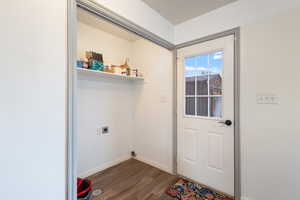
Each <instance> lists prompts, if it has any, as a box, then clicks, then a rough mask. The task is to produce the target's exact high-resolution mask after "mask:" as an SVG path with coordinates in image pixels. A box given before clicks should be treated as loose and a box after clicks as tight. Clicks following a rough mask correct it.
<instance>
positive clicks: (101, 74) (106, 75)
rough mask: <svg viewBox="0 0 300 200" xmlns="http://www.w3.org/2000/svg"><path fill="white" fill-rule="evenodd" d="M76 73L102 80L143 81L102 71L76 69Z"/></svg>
mask: <svg viewBox="0 0 300 200" xmlns="http://www.w3.org/2000/svg"><path fill="white" fill-rule="evenodd" d="M76 70H77V72H79V73H83V74H88V75H96V76H98V77H102V78H109V79H119V80H133V81H135V80H144V77H133V76H126V75H121V74H113V73H109V72H102V71H96V70H90V69H84V68H78V67H76Z"/></svg>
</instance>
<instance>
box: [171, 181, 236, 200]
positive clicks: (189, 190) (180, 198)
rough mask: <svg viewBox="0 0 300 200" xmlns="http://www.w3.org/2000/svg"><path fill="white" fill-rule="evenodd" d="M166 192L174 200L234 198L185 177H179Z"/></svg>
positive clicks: (226, 199) (225, 199) (220, 199)
mask: <svg viewBox="0 0 300 200" xmlns="http://www.w3.org/2000/svg"><path fill="white" fill-rule="evenodd" d="M166 193H167V194H168V195H169V196H171V197H172V198H173V199H174V200H175V199H176V200H233V199H232V198H229V197H227V196H225V195H222V194H219V193H217V192H215V191H213V190H211V189H208V188H205V187H202V186H201V185H198V184H195V183H192V182H190V181H187V180H184V179H179V180H178V181H177V182H176V183H175V184H174V185H172V186H171V187H170V188H169V189H168V190H167V191H166Z"/></svg>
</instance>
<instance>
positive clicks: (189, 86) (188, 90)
mask: <svg viewBox="0 0 300 200" xmlns="http://www.w3.org/2000/svg"><path fill="white" fill-rule="evenodd" d="M195 79H196V78H195V77H185V95H195V87H196V82H195Z"/></svg>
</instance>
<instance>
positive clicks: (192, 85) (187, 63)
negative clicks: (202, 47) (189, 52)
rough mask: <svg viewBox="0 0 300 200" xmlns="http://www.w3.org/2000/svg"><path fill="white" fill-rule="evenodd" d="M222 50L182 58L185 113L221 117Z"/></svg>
mask: <svg viewBox="0 0 300 200" xmlns="http://www.w3.org/2000/svg"><path fill="white" fill-rule="evenodd" d="M222 64H223V51H217V52H213V53H208V54H202V55H198V56H193V57H187V58H185V59H184V67H185V69H184V71H185V73H184V76H185V115H188V116H201V117H212V118H221V117H222V100H223V99H222V80H223V79H222V74H223V69H222Z"/></svg>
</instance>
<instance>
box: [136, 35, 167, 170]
mask: <svg viewBox="0 0 300 200" xmlns="http://www.w3.org/2000/svg"><path fill="white" fill-rule="evenodd" d="M133 58H134V59H133V64H134V66H139V67H142V68H143V71H144V73H145V83H144V84H141V85H138V87H137V93H136V95H137V96H136V108H135V125H134V127H135V131H134V136H133V138H134V140H133V144H134V150H135V151H136V153H137V158H138V159H140V160H142V161H145V162H148V163H150V164H152V165H155V166H157V167H159V168H161V169H164V170H166V171H169V172H172V157H173V155H172V142H173V140H172V138H173V136H172V135H173V134H172V119H173V117H172V109H173V106H172V91H173V88H172V76H173V75H172V74H173V71H172V68H173V63H172V61H173V57H172V53H171V52H170V51H168V50H166V49H164V48H162V47H159V46H157V45H155V44H152V43H150V42H148V41H145V40H138V41H136V42H135V43H134V46H133Z"/></svg>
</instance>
